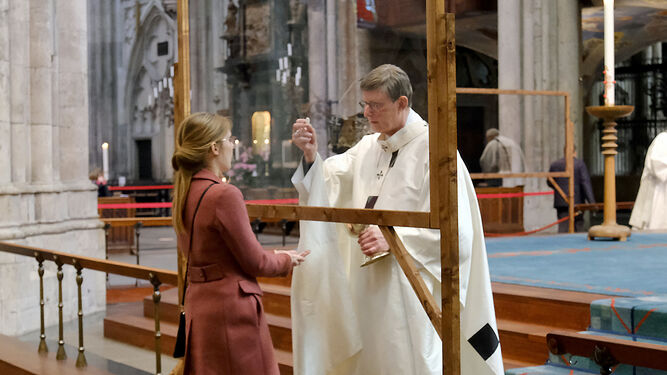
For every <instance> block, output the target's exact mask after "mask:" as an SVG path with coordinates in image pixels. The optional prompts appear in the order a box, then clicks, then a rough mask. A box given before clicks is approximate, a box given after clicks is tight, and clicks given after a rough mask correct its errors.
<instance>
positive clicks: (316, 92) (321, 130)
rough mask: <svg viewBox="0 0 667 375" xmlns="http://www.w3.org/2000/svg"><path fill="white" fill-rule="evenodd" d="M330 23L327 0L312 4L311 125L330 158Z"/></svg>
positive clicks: (319, 146) (320, 148) (321, 150)
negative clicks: (328, 33) (328, 130)
mask: <svg viewBox="0 0 667 375" xmlns="http://www.w3.org/2000/svg"><path fill="white" fill-rule="evenodd" d="M327 81H328V80H327V23H326V14H325V7H324V0H309V1H308V82H309V84H310V86H309V90H308V92H309V98H308V101H309V102H310V122H311V124H312V125H313V127H314V128H315V132H316V133H317V151H318V152H319V153H320V155H321V156H322V158H326V157H327V156H329V155H328V154H329V149H328V141H329V134H328V132H327V118H326V116H327V115H328V113H327V112H328V111H329V103H328V89H327Z"/></svg>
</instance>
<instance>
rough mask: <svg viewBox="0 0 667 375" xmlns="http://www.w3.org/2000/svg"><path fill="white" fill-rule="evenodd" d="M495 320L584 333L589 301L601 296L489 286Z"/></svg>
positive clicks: (587, 319) (540, 289)
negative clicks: (491, 290) (516, 321)
mask: <svg viewBox="0 0 667 375" xmlns="http://www.w3.org/2000/svg"><path fill="white" fill-rule="evenodd" d="M492 289H493V302H494V305H495V310H496V319H499V320H500V319H502V320H518V321H521V322H526V323H535V324H541V325H545V326H550V327H553V328H554V329H565V330H576V331H583V330H586V329H587V328H588V326H589V323H590V305H591V303H592V302H593V301H596V300H599V299H603V298H609V296H607V295H603V294H591V293H581V292H571V291H565V290H557V289H547V288H536V287H530V286H524V285H515V284H505V283H493V284H492Z"/></svg>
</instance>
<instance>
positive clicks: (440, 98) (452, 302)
mask: <svg viewBox="0 0 667 375" xmlns="http://www.w3.org/2000/svg"><path fill="white" fill-rule="evenodd" d="M450 1H451V0H450ZM450 1H448V2H450ZM448 2H447V3H448ZM446 9H450V8H447V4H446V2H445V0H427V1H426V43H427V52H426V53H427V67H428V69H427V80H428V108H429V109H428V113H429V118H428V119H429V123H430V126H429V136H430V145H429V152H430V155H429V156H430V173H431V214H430V224H431V227H437V228H439V229H440V260H441V267H442V280H441V287H442V296H443V297H442V320H441V321H442V335H441V337H442V343H443V345H442V347H443V364H442V366H443V367H442V369H443V373H444V374H448V375H449V374H454V375H457V374H459V373H460V372H461V351H460V339H459V338H460V335H461V333H460V302H459V269H458V267H459V259H458V217H457V214H458V209H457V197H456V192H457V191H456V186H457V185H456V183H457V181H456V160H457V159H456V94H455V92H456V59H455V55H456V42H455V39H454V15H453V14H447V13H446V11H445V10H446Z"/></svg>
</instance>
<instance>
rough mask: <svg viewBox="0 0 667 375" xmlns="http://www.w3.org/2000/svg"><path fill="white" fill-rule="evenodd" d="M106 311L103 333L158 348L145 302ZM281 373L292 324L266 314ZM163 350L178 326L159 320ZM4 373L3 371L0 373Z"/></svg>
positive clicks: (287, 366) (287, 368)
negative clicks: (144, 305) (145, 313)
mask: <svg viewBox="0 0 667 375" xmlns="http://www.w3.org/2000/svg"><path fill="white" fill-rule="evenodd" d="M122 305H123V306H114V305H112V306H113V307H112V308H110V309H108V310H107V316H106V318H105V319H104V336H105V337H107V338H111V339H114V340H118V341H121V342H124V343H127V344H130V345H134V346H139V347H142V348H146V349H149V350H155V320H154V319H153V318H152V317H146V316H144V315H143V312H144V309H143V303H131V304H122ZM266 320H267V321H268V323H269V332H270V333H271V339H272V340H273V345H274V348H275V349H276V353H277V354H276V356H277V358H278V364H279V365H280V367H281V374H290V373H291V367H292V325H291V321H290V319H289V318H287V317H282V316H277V315H273V314H266ZM160 331H161V334H162V335H161V349H162V353H165V354H172V353H173V352H174V345H175V343H176V334H177V332H178V325H177V324H175V323H170V322H165V321H162V320H161V321H160ZM0 373H1V372H0Z"/></svg>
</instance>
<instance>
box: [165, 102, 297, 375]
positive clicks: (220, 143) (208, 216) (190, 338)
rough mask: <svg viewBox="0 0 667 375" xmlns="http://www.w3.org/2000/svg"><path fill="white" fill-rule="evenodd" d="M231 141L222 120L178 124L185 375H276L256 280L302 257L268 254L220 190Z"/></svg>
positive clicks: (196, 118) (233, 199) (239, 203)
mask: <svg viewBox="0 0 667 375" xmlns="http://www.w3.org/2000/svg"><path fill="white" fill-rule="evenodd" d="M234 140H235V137H233V136H232V135H231V123H230V121H229V120H228V119H227V118H225V117H222V116H218V115H215V114H211V113H195V114H192V115H190V116H188V117H187V118H186V119H185V120H183V122H182V123H181V125H180V127H179V129H178V134H177V136H176V149H175V151H174V154H173V157H172V165H173V168H174V200H173V225H174V229H175V230H176V234H177V236H178V248H179V249H181V251H183V252H184V253H185V255H186V256H187V264H188V268H187V274H186V277H185V279H186V286H185V287H186V292H185V320H186V331H185V332H186V340H185V342H186V346H185V363H184V369H183V373H184V374H186V375H187V374H248V375H260V374H261V375H267V374H268V375H279V370H278V363H277V361H276V359H275V357H274V350H273V344H272V342H271V335H270V334H269V327H268V324H267V321H266V316H265V315H264V307H263V306H262V298H261V296H262V290H261V289H260V287H259V284H258V283H257V279H256V277H258V276H265V277H271V276H285V275H287V274H288V273H289V272H290V271H291V270H292V267H294V266H296V265H298V264H300V263H301V262H303V261H304V259H305V257H306V256H307V255H308V253H309V252H308V251H304V252H301V253H297V252H296V251H294V250H284V251H277V250H276V251H266V250H264V249H263V248H262V245H260V243H259V242H258V241H257V239H256V238H255V235H254V234H253V232H252V229H251V228H250V222H249V220H248V212H247V210H246V206H245V202H244V200H243V195H242V194H241V191H240V190H239V189H238V188H236V187H235V186H233V185H230V184H227V183H224V182H222V177H223V173H225V172H226V171H228V170H229V169H230V167H231V162H232V151H233V149H234Z"/></svg>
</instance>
